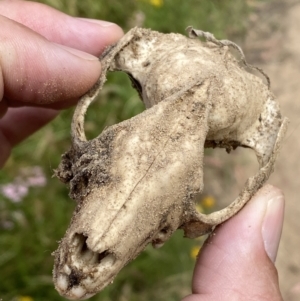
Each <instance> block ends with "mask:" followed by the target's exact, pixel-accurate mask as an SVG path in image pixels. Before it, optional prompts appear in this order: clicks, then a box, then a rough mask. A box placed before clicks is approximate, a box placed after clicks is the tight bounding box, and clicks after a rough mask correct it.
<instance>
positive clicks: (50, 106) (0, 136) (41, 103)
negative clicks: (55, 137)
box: [0, 0, 123, 168]
mask: <svg viewBox="0 0 300 301" xmlns="http://www.w3.org/2000/svg"><path fill="white" fill-rule="evenodd" d="M122 35H123V32H122V30H121V28H119V27H118V26H117V25H115V24H112V23H107V22H104V21H97V20H88V19H79V18H73V17H70V16H68V15H66V14H63V13H61V12H59V11H57V10H55V9H53V8H50V7H48V6H46V5H43V4H40V3H34V2H29V1H20V0H2V1H0V41H1V43H0V118H1V117H2V118H1V119H0V146H1V147H0V168H1V166H3V164H4V162H5V161H6V159H7V158H8V156H9V154H10V151H11V148H12V147H13V146H14V145H16V144H17V143H19V142H20V141H22V140H23V139H25V138H26V137H28V136H29V135H30V134H32V133H33V132H35V131H36V130H38V129H39V128H40V127H42V126H43V125H45V124H46V123H47V122H49V121H50V120H52V119H53V118H54V117H55V116H56V115H57V114H58V109H61V108H66V107H68V106H70V105H72V104H75V103H76V101H77V100H78V98H79V97H80V96H82V95H83V94H84V93H85V92H86V91H88V89H89V88H91V87H92V86H93V84H94V83H95V82H96V81H97V79H98V78H99V76H100V73H101V65H100V62H99V60H98V58H97V57H98V56H99V55H100V54H101V52H102V51H103V50H104V49H105V47H106V46H107V45H109V44H113V43H115V42H116V41H117V40H118V39H119V38H120V37H121V36H122Z"/></svg>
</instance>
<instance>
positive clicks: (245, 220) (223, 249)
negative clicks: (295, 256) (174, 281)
mask: <svg viewBox="0 0 300 301" xmlns="http://www.w3.org/2000/svg"><path fill="white" fill-rule="evenodd" d="M283 214H284V198H283V195H282V193H281V191H280V190H278V189H276V188H274V187H272V186H270V185H267V186H265V187H264V188H262V189H261V190H260V191H259V192H258V193H257V194H256V195H255V196H254V197H253V199H252V200H251V201H250V202H249V203H248V204H247V205H246V206H245V208H243V209H242V210H241V211H240V212H239V213H238V214H237V215H236V216H234V217H233V218H231V219H230V220H228V221H227V222H225V223H224V224H222V225H220V226H219V227H217V229H216V230H215V231H214V232H213V233H212V234H211V235H210V237H209V238H208V239H207V241H206V242H205V245H204V246H203V248H202V250H201V253H200V255H199V257H198V260H197V264H196V268H195V271H194V279H193V294H192V295H190V296H188V297H186V298H185V299H184V301H204V300H207V301H208V300H214V301H216V300H225V301H226V300H230V301H232V300H243V301H245V300H265V301H275V300H282V297H281V294H280V291H279V284H278V275H277V270H276V268H275V266H274V261H275V258H276V254H277V250H278V245H279V240H280V236H281V230H282V223H283Z"/></svg>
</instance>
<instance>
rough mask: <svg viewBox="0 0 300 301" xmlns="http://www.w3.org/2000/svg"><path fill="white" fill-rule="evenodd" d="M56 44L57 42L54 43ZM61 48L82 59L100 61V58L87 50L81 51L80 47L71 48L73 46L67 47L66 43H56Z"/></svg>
mask: <svg viewBox="0 0 300 301" xmlns="http://www.w3.org/2000/svg"><path fill="white" fill-rule="evenodd" d="M54 44H56V43H54ZM56 45H57V46H58V47H59V48H62V49H64V50H66V51H68V52H69V53H71V54H74V55H76V56H78V57H80V58H82V59H85V60H88V61H98V60H99V59H98V58H97V57H96V56H93V55H91V54H89V53H87V52H83V51H80V50H78V49H75V48H71V47H67V46H65V45H61V44H56Z"/></svg>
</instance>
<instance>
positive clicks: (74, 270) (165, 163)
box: [53, 28, 287, 299]
mask: <svg viewBox="0 0 300 301" xmlns="http://www.w3.org/2000/svg"><path fill="white" fill-rule="evenodd" d="M188 30H189V35H190V37H189V38H187V37H185V36H182V35H180V34H162V33H158V32H154V31H151V30H148V29H141V28H134V29H132V30H131V31H129V32H128V33H127V34H126V35H125V36H124V37H123V38H122V39H121V40H120V41H119V43H117V44H116V45H115V46H113V47H110V48H109V49H107V51H106V52H105V53H104V54H103V56H102V58H101V63H102V68H103V73H102V75H101V77H100V78H99V80H98V82H97V84H96V85H95V86H94V87H93V88H92V89H91V90H90V91H89V92H88V93H87V94H86V95H85V96H83V97H82V98H81V100H80V102H79V103H78V106H77V108H76V111H75V113H74V117H73V121H72V146H71V149H70V150H69V151H68V152H67V153H66V154H64V155H63V157H62V162H61V164H60V166H59V168H58V169H57V170H56V175H57V176H58V177H59V178H60V179H61V180H62V181H63V182H65V183H69V185H70V196H71V197H72V198H73V199H74V200H76V201H77V208H76V210H75V213H74V216H73V218H72V221H71V224H70V227H69V229H68V230H67V232H66V234H65V237H64V238H63V239H62V240H61V242H60V245H59V248H58V250H57V251H56V252H55V267H54V271H53V274H54V282H55V286H56V289H57V290H58V291H59V293H60V294H61V295H63V296H65V297H67V298H69V299H86V298H88V297H90V296H92V295H94V294H95V293H97V292H98V291H100V290H101V289H103V288H104V287H105V286H106V285H107V284H109V283H110V282H111V281H112V280H113V279H114V277H115V276H116V275H117V273H118V272H119V271H120V270H121V269H122V267H124V265H126V264H127V263H128V262H129V261H131V260H132V259H134V258H135V257H136V256H137V255H138V254H139V253H140V252H141V251H142V250H143V249H144V248H145V247H146V245H147V244H149V243H151V242H152V244H153V245H154V246H160V245H162V244H163V243H164V242H165V241H166V240H167V239H168V238H169V237H170V236H171V234H172V233H173V232H174V231H175V230H176V229H178V228H180V229H183V230H184V233H185V236H187V237H190V238H195V237H197V236H200V235H203V234H205V233H208V232H209V231H211V230H212V229H213V227H215V226H216V225H218V224H220V223H222V222H224V221H225V220H227V219H228V218H230V217H231V216H233V215H234V214H236V213H237V212H238V211H239V210H240V209H241V208H242V207H243V206H244V205H245V204H246V203H247V201H248V200H249V199H250V198H251V196H252V195H253V194H254V193H255V192H256V191H257V190H258V189H259V188H260V187H261V186H262V185H263V184H264V183H265V181H266V180H267V179H268V177H269V175H270V173H271V172H272V170H273V166H274V162H275V158H276V155H277V153H278V150H279V146H280V143H281V141H282V138H283V136H284V133H285V130H286V127H287V120H286V119H284V118H282V117H281V114H280V111H279V106H278V103H277V102H276V100H275V98H274V96H273V94H272V93H271V92H270V90H269V87H268V86H267V85H266V84H264V83H263V81H262V80H261V79H260V78H258V77H256V76H254V75H252V74H250V73H248V72H247V71H246V70H245V67H251V66H249V65H248V64H247V63H246V61H245V58H244V55H243V53H242V51H241V49H240V48H239V47H238V46H237V45H236V44H234V43H232V42H230V41H227V40H223V41H218V40H216V39H215V38H214V37H213V35H211V34H209V33H204V32H202V31H197V30H194V29H193V28H188ZM197 36H202V37H204V38H206V40H207V42H201V41H200V40H199V39H195V37H197ZM232 47H233V48H235V49H237V50H238V51H239V52H240V55H241V56H242V58H241V60H240V61H238V60H237V59H235V58H234V57H233V56H232V55H231V53H230V51H229V49H230V48H232ZM252 68H253V67H252ZM257 69H258V68H257ZM108 70H111V71H115V70H122V71H124V72H126V73H127V74H128V75H129V76H130V78H131V79H132V82H133V84H134V86H135V88H136V89H137V90H138V92H139V94H140V96H141V98H142V100H143V102H144V103H145V106H146V108H147V110H145V111H144V112H143V113H141V114H139V115H137V116H135V117H134V118H131V119H129V120H126V121H124V122H121V123H119V124H116V125H114V126H111V127H109V128H107V129H105V130H104V131H103V132H102V133H101V134H100V135H99V136H98V137H97V138H95V139H93V140H90V141H87V140H86V138H85V134H84V114H85V112H86V110H87V108H88V106H89V105H90V103H91V102H92V101H93V100H94V99H95V97H96V95H97V94H98V92H99V91H100V90H101V88H102V85H103V83H104V82H105V74H106V72H107V71H108ZM258 70H259V71H261V70H260V69H258ZM261 72H262V71H261ZM262 73H263V72H262ZM263 74H264V73H263ZM267 79H268V78H267ZM238 146H242V147H249V148H252V149H253V150H254V151H255V152H256V155H257V159H258V161H259V168H260V169H259V171H258V172H257V174H256V175H254V176H253V177H251V178H249V179H248V180H247V182H246V183H245V186H244V189H243V190H242V191H241V193H240V194H239V196H238V197H237V198H236V200H235V201H234V202H232V203H231V204H230V205H229V206H228V207H226V208H225V209H223V210H220V211H218V212H214V213H212V214H209V215H205V214H201V213H198V212H197V211H196V209H195V204H194V202H193V196H194V195H195V194H197V193H199V192H201V191H202V189H203V166H202V165H203V152H204V147H223V148H226V150H227V151H230V150H232V149H235V148H236V147H238Z"/></svg>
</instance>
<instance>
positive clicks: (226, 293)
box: [0, 0, 284, 301]
mask: <svg viewBox="0 0 300 301" xmlns="http://www.w3.org/2000/svg"><path fill="white" fill-rule="evenodd" d="M122 35H123V32H122V30H121V29H120V28H119V27H118V26H117V25H115V24H111V23H107V22H103V21H98V20H87V19H79V18H73V17H70V16H68V15H65V14H63V13H61V12H59V11H57V10H55V9H53V8H50V7H48V6H45V5H43V4H39V3H34V2H29V1H19V0H10V1H9V0H2V1H0V41H1V43H0V100H1V101H0V117H1V119H0V145H1V148H0V166H3V165H4V163H5V161H6V160H7V158H8V157H9V154H10V152H11V148H12V147H13V146H15V145H16V144H18V143H19V142H21V141H22V140H24V139H25V138H26V137H28V136H29V135H31V134H32V133H33V132H35V131H37V130H38V129H39V128H41V127H42V126H44V125H45V124H46V123H48V122H49V121H51V120H52V119H53V118H55V117H56V116H57V114H58V113H59V110H60V109H62V108H66V107H69V106H71V105H74V104H76V102H77V100H78V99H79V97H80V96H82V95H83V94H84V93H85V92H87V90H88V89H89V88H91V87H92V86H93V84H94V83H95V82H96V80H97V79H98V78H99V75H100V73H101V64H100V62H99V60H98V59H97V57H98V56H99V55H100V54H101V53H102V51H103V50H104V48H105V47H106V46H107V45H109V44H112V43H115V42H116V41H117V40H118V39H119V38H120V37H121V36H122ZM283 212H284V199H283V196H282V193H281V192H280V191H279V190H278V189H276V188H274V187H272V186H266V187H264V188H262V189H261V190H260V191H259V192H258V193H257V194H256V195H255V196H254V197H253V199H252V200H251V201H250V202H249V203H248V204H247V205H246V207H245V208H244V209H243V210H241V211H240V212H239V213H238V214H237V215H236V216H234V217H233V218H231V219H230V220H229V221H227V222H225V223H224V224H222V225H221V226H219V227H217V229H216V230H215V231H214V232H213V233H212V235H211V236H210V237H209V238H208V240H207V241H206V243H205V245H204V247H203V248H202V250H201V253H200V254H199V256H198V260H197V263H196V267H195V272H194V279H193V285H192V292H193V293H192V294H191V295H189V296H187V297H186V298H184V299H183V301H196V300H199V301H202V300H214V301H215V300H225V301H227V300H228V301H233V300H243V301H244V300H265V301H269V300H270V301H271V300H272V301H274V300H282V298H281V295H280V291H279V285H278V275H277V271H276V268H275V266H274V261H275V258H276V253H277V249H278V245H279V240H280V235H281V229H282V222H283Z"/></svg>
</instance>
